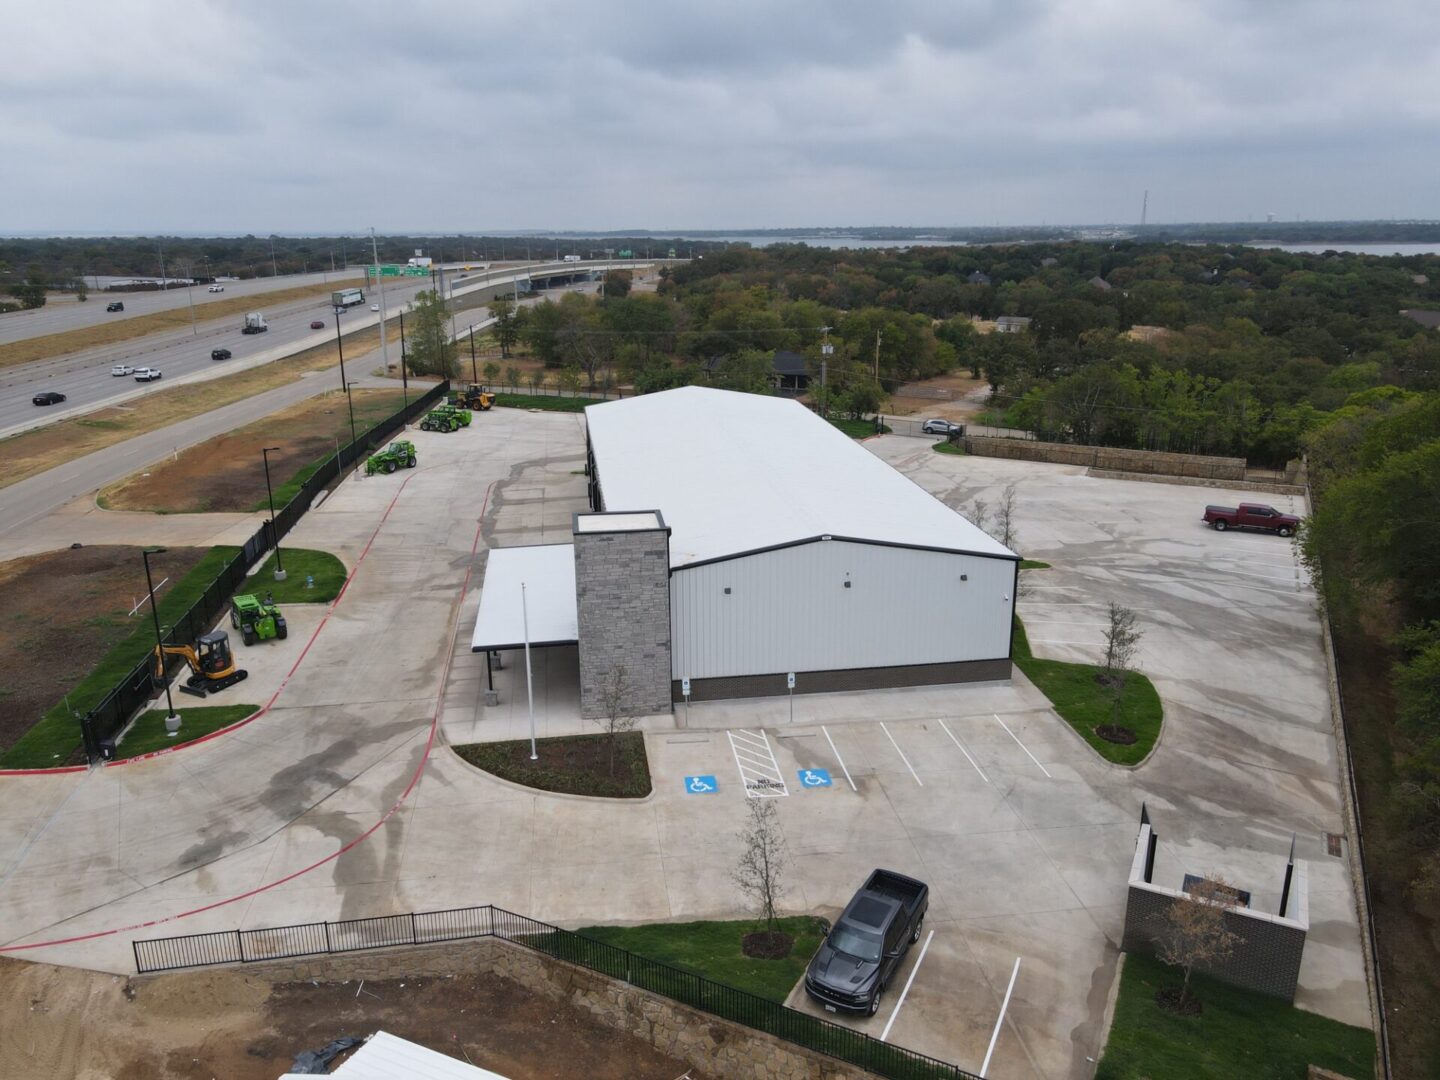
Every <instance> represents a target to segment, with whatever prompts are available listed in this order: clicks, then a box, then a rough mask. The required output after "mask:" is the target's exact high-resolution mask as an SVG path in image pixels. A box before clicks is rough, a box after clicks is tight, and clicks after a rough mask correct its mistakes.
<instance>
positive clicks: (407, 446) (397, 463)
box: [365, 439, 415, 476]
mask: <svg viewBox="0 0 1440 1080" xmlns="http://www.w3.org/2000/svg"><path fill="white" fill-rule="evenodd" d="M414 467H415V444H414V443H412V442H411V441H410V440H409V439H397V440H396V441H395V442H392V443H391V444H390V445H389V446H387V447H386V448H385V449H384V450H380V451H378V452H376V453H374V454H371V455H370V456H369V457H368V458H366V459H365V475H366V476H374V475H375V474H376V473H378V472H385V473H392V472H394V471H395V470H396V469H400V468H405V469H413V468H414Z"/></svg>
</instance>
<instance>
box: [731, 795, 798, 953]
mask: <svg viewBox="0 0 1440 1080" xmlns="http://www.w3.org/2000/svg"><path fill="white" fill-rule="evenodd" d="M749 803H750V819H749V821H747V822H746V824H745V828H743V829H741V830H740V843H741V845H742V847H741V851H740V861H739V863H737V864H736V866H735V872H734V875H733V877H734V881H735V886H736V888H738V889H739V890H740V891H741V892H742V893H744V894H745V896H746V897H747V898H748V899H749V900H750V902H751V904H753V905H754V907H755V911H756V913H757V914H758V915H759V916H760V917H761V918H763V919H764V920H765V931H766V933H767V934H773V933H775V905H776V901H777V900H778V899H779V898H780V896H781V895H782V894H783V893H784V892H785V885H784V881H783V877H784V874H785V870H786V865H787V862H788V859H787V856H786V853H785V836H784V834H783V833H782V832H781V831H780V818H779V815H778V814H777V813H776V811H775V800H774V799H763V798H762V799H750V800H749Z"/></svg>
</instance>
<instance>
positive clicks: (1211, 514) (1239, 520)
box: [1205, 503, 1300, 536]
mask: <svg viewBox="0 0 1440 1080" xmlns="http://www.w3.org/2000/svg"><path fill="white" fill-rule="evenodd" d="M1205 524H1207V525H1210V526H1212V527H1213V528H1214V529H1215V531H1216V532H1224V531H1225V530H1226V529H1260V530H1262V531H1264V532H1273V533H1279V534H1280V535H1281V536H1289V535H1290V534H1291V533H1293V532H1294V531H1295V530H1296V528H1298V527H1299V525H1300V519H1299V518H1297V517H1296V516H1295V515H1293V514H1282V513H1281V512H1280V511H1279V510H1276V509H1275V508H1274V507H1273V506H1264V505H1262V504H1261V503H1241V504H1240V505H1239V506H1207V507H1205Z"/></svg>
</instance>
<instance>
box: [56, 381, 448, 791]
mask: <svg viewBox="0 0 1440 1080" xmlns="http://www.w3.org/2000/svg"><path fill="white" fill-rule="evenodd" d="M449 391H450V384H449V383H448V382H441V383H439V384H438V385H436V386H434V387H432V388H431V389H430V390H429V391H428V392H427V393H425V394H424V395H422V396H421V397H418V398H416V399H415V400H414V401H412V402H410V404H409V405H408V406H407V407H406V408H403V409H401V410H400V411H399V412H396V413H392V414H391V415H390V416H388V417H387V418H386V419H384V420H382V421H380V423H378V424H376V425H375V426H374V427H372V428H371V429H370V430H369V431H367V432H365V433H364V434H363V435H361V436H359V437H358V438H357V439H355V441H354V442H349V443H346V444H345V445H344V446H342V447H340V448H339V452H338V453H336V454H331V455H330V456H329V457H328V458H326V459H325V461H324V462H323V463H322V464H321V465H320V467H319V468H318V469H316V470H315V472H314V474H313V475H311V476H310V478H309V479H307V480H306V481H305V482H304V483H303V484H302V485H301V486H300V490H299V492H297V493H296V495H295V497H294V498H293V499H291V500H290V501H289V502H288V503H286V504H285V505H284V507H282V508H281V509H280V511H279V512H278V513H277V514H276V515H275V521H274V528H273V530H272V528H271V523H270V522H266V523H265V524H264V525H261V526H260V528H259V529H257V530H256V532H255V534H254V535H253V536H251V537H250V539H249V540H247V541H245V543H244V544H243V545H241V548H240V551H239V552H238V553H237V554H236V555H235V557H234V558H233V559H231V560H230V561H229V562H227V563H226V564H225V565H224V566H223V567H221V569H220V572H219V573H218V574H217V575H216V577H215V580H214V581H212V582H211V583H210V585H209V587H208V588H206V590H205V592H204V593H202V594H201V596H200V598H199V599H198V600H196V601H195V603H194V604H192V605H191V606H190V608H189V610H187V611H186V612H185V613H184V614H183V615H181V616H180V617H179V618H177V619H176V620H175V622H174V623H173V624H171V626H170V628H169V631H168V633H165V634H164V635H163V639H164V641H165V642H166V643H167V644H172V645H189V644H191V643H192V642H194V640H195V639H196V638H197V637H199V636H200V635H201V634H203V633H205V632H206V631H208V630H209V629H210V628H211V627H212V626H213V625H214V624H215V620H216V619H218V618H219V617H220V615H221V614H222V613H223V612H224V610H225V607H226V605H227V604H228V603H229V602H230V597H231V595H233V594H234V592H235V590H236V588H238V587H239V585H240V584H241V582H243V581H244V580H245V576H246V574H247V573H248V571H249V569H250V567H252V566H254V565H255V563H257V562H258V561H259V560H260V559H261V557H263V556H264V554H265V553H266V552H267V551H270V550H271V549H272V548H274V546H275V545H276V544H277V543H278V542H279V540H280V538H281V537H283V536H285V535H286V534H287V533H289V531H290V530H291V529H293V528H294V527H295V526H296V525H297V524H298V523H299V521H300V519H301V518H302V517H303V516H304V515H305V511H307V510H309V509H310V504H311V503H312V502H313V501H314V499H315V496H316V495H318V494H319V493H320V492H321V491H323V490H324V489H325V488H326V487H328V486H329V485H330V484H332V483H334V482H335V480H337V479H339V478H340V477H341V476H343V475H344V474H345V472H346V471H347V470H348V469H349V468H350V467H351V466H353V465H354V464H355V463H356V462H357V461H359V460H360V459H361V458H362V457H364V456H365V455H366V454H367V453H368V452H369V451H370V449H371V448H373V447H374V446H376V445H378V444H379V443H381V442H384V441H385V440H386V439H388V438H389V437H390V436H391V435H392V434H394V433H395V432H397V431H399V430H400V429H401V428H403V427H404V426H405V425H406V424H407V423H409V422H410V421H411V420H413V419H414V418H415V417H416V416H418V415H420V414H421V413H422V412H425V411H426V410H428V409H429V408H431V407H432V406H433V405H435V404H436V403H437V402H438V401H442V400H444V399H445V396H446V395H447V394H448V393H449ZM153 664H154V656H153V653H149V654H147V655H146V657H145V659H144V660H143V661H142V662H140V663H139V664H136V665H135V667H134V668H132V669H131V670H130V672H129V673H128V674H127V675H126V676H125V677H124V678H122V679H121V680H120V681H119V682H118V683H116V685H115V687H114V688H113V689H112V690H111V691H110V692H109V693H108V694H106V695H105V696H104V697H103V698H101V699H100V702H99V704H97V705H96V706H95V707H94V708H93V709H91V710H90V711H89V712H87V713H86V714H85V715H84V716H83V717H81V719H80V735H81V739H82V741H83V742H84V745H85V756H86V758H88V759H89V761H90V762H91V763H92V764H94V763H95V762H99V761H105V760H108V759H109V758H111V757H113V756H114V753H115V737H116V736H117V735H119V733H120V732H121V730H122V729H123V728H124V727H125V725H126V724H127V723H129V722H130V718H131V717H132V716H134V715H135V713H136V711H137V710H138V709H140V708H141V707H142V706H144V705H145V704H146V703H148V702H149V700H150V699H151V698H152V697H153V696H154V694H155V688H156V682H155V678H154V675H153V673H152V672H153Z"/></svg>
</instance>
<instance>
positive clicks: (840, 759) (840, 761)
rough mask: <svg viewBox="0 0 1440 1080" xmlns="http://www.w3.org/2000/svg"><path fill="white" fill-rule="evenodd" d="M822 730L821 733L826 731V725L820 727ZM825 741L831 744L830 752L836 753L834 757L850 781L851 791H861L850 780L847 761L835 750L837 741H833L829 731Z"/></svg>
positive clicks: (826, 733) (826, 732)
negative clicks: (846, 766)
mask: <svg viewBox="0 0 1440 1080" xmlns="http://www.w3.org/2000/svg"><path fill="white" fill-rule="evenodd" d="M820 730H821V731H825V725H824V724H821V725H820ZM825 741H826V742H828V743H829V744H830V750H831V752H832V753H834V755H835V760H836V761H838V762H839V763H840V768H841V769H842V770H844V773H845V779H846V780H849V781H850V790H851V791H857V790H859V789H858V788H856V787H855V781H854V780H851V779H850V770H849V769H847V768H845V759H844V758H843V757H841V756H840V751H839V750H836V749H835V740H834V739H832V738H830V732H828V731H825Z"/></svg>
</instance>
